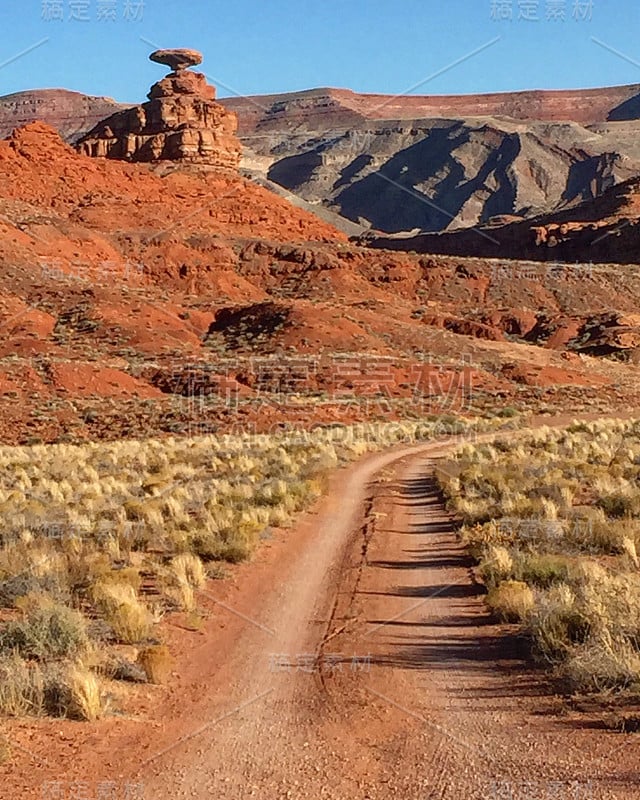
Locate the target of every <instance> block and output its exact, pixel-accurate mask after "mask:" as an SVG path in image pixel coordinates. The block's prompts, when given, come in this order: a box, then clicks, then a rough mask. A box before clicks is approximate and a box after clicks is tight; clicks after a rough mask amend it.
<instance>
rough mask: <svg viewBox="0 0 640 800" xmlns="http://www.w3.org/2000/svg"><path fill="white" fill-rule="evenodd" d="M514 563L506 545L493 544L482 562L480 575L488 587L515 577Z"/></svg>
mask: <svg viewBox="0 0 640 800" xmlns="http://www.w3.org/2000/svg"><path fill="white" fill-rule="evenodd" d="M513 570H514V563H513V558H512V557H511V554H510V553H509V551H508V550H507V548H506V547H500V546H496V545H491V546H490V547H489V548H488V549H487V551H486V555H485V557H484V558H483V560H482V561H481V562H480V569H479V572H480V576H481V577H482V580H483V581H484V582H485V583H486V584H487V586H488V587H490V588H492V587H494V586H497V585H498V584H499V583H500V582H501V581H506V580H508V579H509V578H512V577H513Z"/></svg>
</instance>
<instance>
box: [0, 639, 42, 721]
mask: <svg viewBox="0 0 640 800" xmlns="http://www.w3.org/2000/svg"><path fill="white" fill-rule="evenodd" d="M43 709H44V679H43V676H42V670H41V668H40V666H39V665H38V664H33V663H31V664H30V663H28V662H27V661H25V660H24V659H23V658H21V657H20V656H19V655H18V653H17V652H14V653H11V654H10V655H5V656H0V713H1V714H4V715H5V716H8V717H24V716H38V715H39V714H41V713H42V712H43Z"/></svg>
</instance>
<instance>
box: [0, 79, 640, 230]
mask: <svg viewBox="0 0 640 800" xmlns="http://www.w3.org/2000/svg"><path fill="white" fill-rule="evenodd" d="M639 97H640V85H630V86H620V87H610V88H603V89H589V90H575V91H570V90H567V91H556V92H515V93H504V94H491V95H469V96H459V97H455V96H453V97H446V96H443V97H438V96H434V97H418V96H413V95H410V96H403V97H399V98H394V97H389V96H384V95H359V94H356V93H354V92H350V91H348V90H338V89H316V90H310V91H307V92H297V93H291V94H283V95H269V96H258V97H247V98H231V99H225V100H222V101H221V103H222V104H223V105H224V106H225V107H226V108H227V109H229V110H231V111H234V112H235V113H236V114H237V115H238V123H239V136H240V139H241V142H242V144H243V146H244V157H243V167H244V169H245V170H246V174H247V175H249V176H252V177H255V178H257V179H258V180H261V181H263V182H265V181H269V182H271V184H277V185H280V186H282V187H283V188H284V189H286V190H288V191H289V192H290V193H292V194H294V195H296V196H298V197H299V198H300V199H301V201H302V202H304V203H310V204H311V205H312V206H316V207H318V208H319V207H322V208H325V209H327V210H328V211H330V212H331V213H332V214H337V215H338V216H342V217H345V218H346V219H347V220H348V222H347V223H346V224H345V226H344V228H345V230H349V224H355V225H359V226H360V227H371V228H373V229H374V230H379V231H383V232H386V233H397V232H402V231H414V230H418V231H420V232H438V231H442V230H453V229H456V228H459V227H469V226H473V225H477V224H485V223H486V222H488V220H490V219H491V218H492V217H495V216H504V215H517V216H520V217H527V218H528V217H531V216H535V215H537V214H544V213H546V212H550V211H555V210H558V209H562V208H566V207H567V206H570V205H573V204H577V203H580V202H581V201H583V200H588V199H591V198H593V197H596V196H598V195H599V194H601V193H602V192H603V191H605V190H606V189H608V188H610V187H611V186H613V185H616V184H617V183H621V182H624V181H625V180H628V179H629V178H632V177H633V176H635V175H638V174H640V144H639V142H640V136H639V135H638V134H639V128H640V121H638V117H639V116H640V100H639V99H638V98H639ZM120 108H122V107H121V106H118V105H117V104H114V102H113V101H110V100H106V99H105V98H87V97H85V96H83V95H79V94H76V93H71V92H64V91H61V90H42V91H36V92H28V93H18V94H14V95H10V96H9V97H6V98H0V135H5V136H6V135H9V134H10V132H11V130H12V129H13V128H14V127H15V126H16V124H24V123H25V122H29V121H33V120H35V119H41V120H43V121H45V122H47V123H49V124H51V125H53V127H56V128H57V129H58V130H60V131H61V133H62V135H63V136H64V137H65V138H66V139H67V140H68V141H74V142H75V141H76V140H77V139H78V138H80V137H81V136H82V135H83V134H85V133H86V132H87V131H88V130H89V129H90V128H92V127H93V126H94V125H95V124H96V122H97V120H98V118H104V117H107V116H109V115H110V114H112V113H113V112H114V111H117V110H119V109H120ZM334 219H335V217H334ZM350 232H351V231H350Z"/></svg>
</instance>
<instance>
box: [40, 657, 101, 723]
mask: <svg viewBox="0 0 640 800" xmlns="http://www.w3.org/2000/svg"><path fill="white" fill-rule="evenodd" d="M44 706H45V708H46V711H47V713H48V714H50V715H51V716H54V717H68V718H70V719H77V720H82V721H85V722H95V721H96V720H97V719H100V717H102V716H103V714H104V712H105V710H106V702H105V700H104V697H103V694H102V691H101V686H100V681H99V679H98V677H97V676H96V675H95V674H94V673H93V672H92V671H91V670H89V669H87V668H86V667H84V666H82V665H80V664H76V663H71V664H67V665H61V664H59V665H56V666H55V667H52V668H49V669H48V671H47V672H46V674H45V680H44Z"/></svg>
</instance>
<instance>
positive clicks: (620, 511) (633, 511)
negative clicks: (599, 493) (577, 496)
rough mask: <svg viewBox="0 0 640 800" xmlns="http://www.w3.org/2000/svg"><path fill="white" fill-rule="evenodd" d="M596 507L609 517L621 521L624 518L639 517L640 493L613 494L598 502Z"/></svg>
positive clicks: (601, 498)
mask: <svg viewBox="0 0 640 800" xmlns="http://www.w3.org/2000/svg"><path fill="white" fill-rule="evenodd" d="M596 505H597V506H598V508H601V509H602V510H603V511H604V513H605V514H606V515H607V516H608V517H613V518H614V519H621V518H622V517H637V516H638V515H639V514H640V494H638V492H633V493H623V492H612V493H611V494H608V495H605V496H604V497H600V498H598V500H596Z"/></svg>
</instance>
